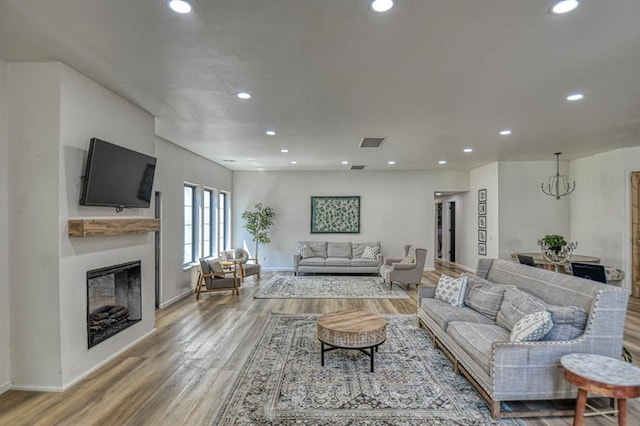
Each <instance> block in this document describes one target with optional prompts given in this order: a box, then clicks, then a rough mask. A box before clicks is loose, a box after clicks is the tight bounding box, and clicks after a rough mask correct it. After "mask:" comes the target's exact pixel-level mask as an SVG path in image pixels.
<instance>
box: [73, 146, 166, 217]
mask: <svg viewBox="0 0 640 426" xmlns="http://www.w3.org/2000/svg"><path fill="white" fill-rule="evenodd" d="M155 170H156V159H155V158H154V157H151V156H148V155H145V154H142V153H140V152H136V151H132V150H130V149H127V148H123V147H121V146H118V145H115V144H112V143H109V142H105V141H103V140H100V139H97V138H92V139H91V143H90V145H89V154H88V155H87V164H86V167H85V171H84V180H83V181H84V182H83V187H82V194H81V196H80V205H81V206H104V207H116V208H119V209H120V210H121V209H122V208H147V207H149V204H150V203H151V192H152V190H153V177H154V174H155Z"/></svg>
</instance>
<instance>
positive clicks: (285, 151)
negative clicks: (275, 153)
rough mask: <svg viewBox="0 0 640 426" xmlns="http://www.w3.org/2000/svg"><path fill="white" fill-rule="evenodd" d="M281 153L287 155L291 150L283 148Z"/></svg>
mask: <svg viewBox="0 0 640 426" xmlns="http://www.w3.org/2000/svg"><path fill="white" fill-rule="evenodd" d="M280 152H282V153H285V154H286V153H287V152H289V150H288V149H287V148H282V149H281V150H280Z"/></svg>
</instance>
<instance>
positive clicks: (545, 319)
mask: <svg viewBox="0 0 640 426" xmlns="http://www.w3.org/2000/svg"><path fill="white" fill-rule="evenodd" d="M551 328H553V321H551V314H550V313H549V312H547V311H538V312H532V313H530V314H528V315H525V316H523V317H522V318H520V320H519V321H518V322H517V323H516V324H515V325H514V326H513V329H512V330H511V336H510V337H509V341H510V342H528V341H535V340H542V338H543V337H544V336H545V335H546V334H547V333H548V332H549V331H550V330H551Z"/></svg>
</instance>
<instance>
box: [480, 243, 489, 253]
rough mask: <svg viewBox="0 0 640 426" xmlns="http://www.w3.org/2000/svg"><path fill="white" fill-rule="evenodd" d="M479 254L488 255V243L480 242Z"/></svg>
mask: <svg viewBox="0 0 640 426" xmlns="http://www.w3.org/2000/svg"><path fill="white" fill-rule="evenodd" d="M478 254H479V255H480V256H486V255H487V245H486V244H485V243H478Z"/></svg>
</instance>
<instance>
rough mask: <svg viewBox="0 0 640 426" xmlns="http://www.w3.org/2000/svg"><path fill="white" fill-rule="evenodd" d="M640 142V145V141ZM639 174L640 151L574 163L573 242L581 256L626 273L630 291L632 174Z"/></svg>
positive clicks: (622, 152)
mask: <svg viewBox="0 0 640 426" xmlns="http://www.w3.org/2000/svg"><path fill="white" fill-rule="evenodd" d="M639 142H640V141H639ZM632 171H640V147H636V148H627V149H619V150H615V151H610V152H606V153H603V154H598V155H593V156H590V157H586V158H581V159H578V160H574V161H572V162H571V178H574V179H575V180H576V190H575V192H574V193H573V194H572V195H571V200H570V201H571V239H573V240H576V241H578V250H577V252H579V253H584V254H590V255H594V256H597V257H600V259H601V261H602V263H603V264H605V265H610V266H614V267H616V268H622V269H623V270H624V271H625V280H624V282H623V285H624V287H625V288H627V289H629V290H630V289H631V276H630V275H631V266H632V264H631V185H630V174H631V172H632Z"/></svg>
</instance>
